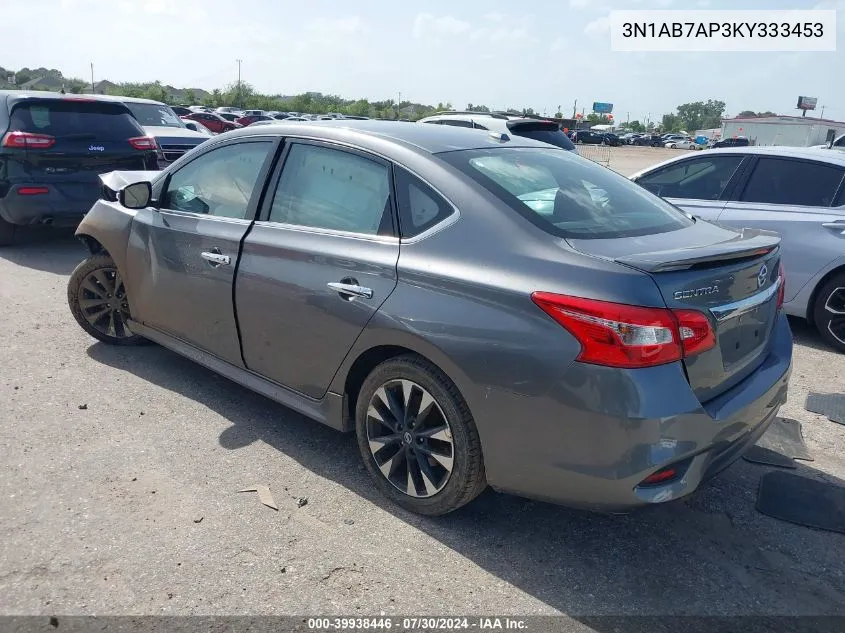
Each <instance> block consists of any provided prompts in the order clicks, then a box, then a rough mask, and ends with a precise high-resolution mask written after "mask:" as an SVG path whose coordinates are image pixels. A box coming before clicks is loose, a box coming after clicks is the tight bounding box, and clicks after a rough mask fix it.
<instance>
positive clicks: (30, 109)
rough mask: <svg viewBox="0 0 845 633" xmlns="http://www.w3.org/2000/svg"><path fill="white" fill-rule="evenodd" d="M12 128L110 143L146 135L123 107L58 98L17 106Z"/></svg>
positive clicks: (13, 112) (13, 111)
mask: <svg viewBox="0 0 845 633" xmlns="http://www.w3.org/2000/svg"><path fill="white" fill-rule="evenodd" d="M9 129H10V130H19V131H21V132H32V133H35V134H47V135H49V136H54V137H56V138H62V137H69V136H75V135H78V134H83V135H85V136H92V137H93V138H92V140H95V139H102V140H108V141H119V140H126V139H128V138H133V137H136V136H143V135H144V131H143V129H141V127H140V126H139V125H138V123H137V122H136V121H135V119H134V118H132V115H131V114H129V112H127V111H126V110H125V109H124V108H123V107H122V106H117V105H116V104H110V103H95V102H84V101H80V102H73V101H71V100H67V101H62V100H58V99H57V100H55V101H52V100H51V101H47V100H45V101H37V102H34V103H23V104H19V105H17V106H16V107H15V108H14V110H12V114H11V121H10V125H9Z"/></svg>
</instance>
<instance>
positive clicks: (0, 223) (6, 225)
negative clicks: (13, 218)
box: [0, 218, 18, 246]
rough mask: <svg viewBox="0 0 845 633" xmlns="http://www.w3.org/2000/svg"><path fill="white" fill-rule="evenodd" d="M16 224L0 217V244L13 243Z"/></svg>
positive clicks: (8, 244) (7, 244)
mask: <svg viewBox="0 0 845 633" xmlns="http://www.w3.org/2000/svg"><path fill="white" fill-rule="evenodd" d="M17 228H18V227H17V226H16V225H14V224H12V223H11V222H6V220H4V219H3V218H0V246H11V245H12V244H14V243H15V233H16V232H17Z"/></svg>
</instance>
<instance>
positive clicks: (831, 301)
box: [824, 287, 845, 345]
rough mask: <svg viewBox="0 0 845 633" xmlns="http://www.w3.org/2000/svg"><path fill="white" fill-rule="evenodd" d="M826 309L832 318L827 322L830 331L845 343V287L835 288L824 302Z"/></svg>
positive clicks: (834, 336)
mask: <svg viewBox="0 0 845 633" xmlns="http://www.w3.org/2000/svg"><path fill="white" fill-rule="evenodd" d="M824 309H825V312H827V314H828V318H829V319H830V320H829V321H828V323H827V330H828V332H830V333H831V335H832V336H833V338H835V339H836V340H837V341H839V342H840V343H842V344H843V345H845V288H843V287H839V288H834V289H833V291H832V292H831V293H830V294H829V295H828V297H827V301H825V303H824Z"/></svg>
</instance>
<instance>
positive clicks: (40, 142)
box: [3, 130, 56, 149]
mask: <svg viewBox="0 0 845 633" xmlns="http://www.w3.org/2000/svg"><path fill="white" fill-rule="evenodd" d="M55 144H56V139H55V138H54V137H52V136H49V135H47V134H33V133H32V132H20V131H17V130H16V131H14V132H9V133H8V134H6V136H4V137H3V147H14V148H16V149H49V148H51V147H53V145H55Z"/></svg>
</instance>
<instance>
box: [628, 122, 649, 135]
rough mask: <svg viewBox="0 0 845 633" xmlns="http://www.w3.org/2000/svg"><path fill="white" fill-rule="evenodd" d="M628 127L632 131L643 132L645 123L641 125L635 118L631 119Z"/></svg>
mask: <svg viewBox="0 0 845 633" xmlns="http://www.w3.org/2000/svg"><path fill="white" fill-rule="evenodd" d="M628 127H629V128H631V131H632V132H638V133H642V132H645V125H643V124H642V123H640V122H639V121H637V120H634V121H631V122H630V123H629V124H628Z"/></svg>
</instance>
